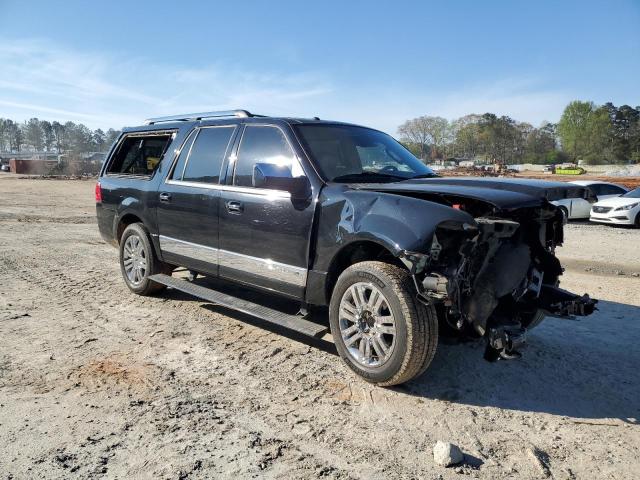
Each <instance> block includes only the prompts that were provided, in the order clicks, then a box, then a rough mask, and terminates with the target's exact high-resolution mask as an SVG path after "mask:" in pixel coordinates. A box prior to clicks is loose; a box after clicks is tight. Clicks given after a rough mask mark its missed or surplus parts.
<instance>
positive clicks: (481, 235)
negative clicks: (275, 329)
mask: <svg viewBox="0 0 640 480" xmlns="http://www.w3.org/2000/svg"><path fill="white" fill-rule="evenodd" d="M450 202H451V203H450V204H451V205H452V207H453V208H456V209H460V210H463V211H465V212H467V213H469V214H471V215H472V216H473V217H474V220H475V224H473V225H472V224H467V223H465V224H460V223H459V222H443V223H441V224H440V225H439V226H438V227H437V229H436V231H435V234H434V236H433V239H432V241H431V248H430V250H429V253H428V255H423V256H417V257H416V256H414V257H413V258H411V261H410V262H408V264H410V265H411V268H412V273H413V274H414V279H415V280H416V286H417V288H418V291H419V292H420V293H419V297H420V298H421V299H422V300H423V301H424V302H426V303H431V304H434V305H435V306H436V308H437V310H438V312H439V314H440V315H441V316H442V317H444V319H445V320H446V322H447V324H448V325H449V326H450V327H451V328H452V329H454V330H455V331H457V332H460V333H462V334H465V335H473V336H481V337H485V338H486V339H487V349H486V353H485V358H486V359H487V360H490V361H494V360H497V359H499V358H505V359H509V358H517V357H519V356H520V355H519V353H518V348H519V347H520V346H521V345H522V344H523V343H524V341H525V333H526V330H527V328H529V327H530V326H534V324H535V323H536V322H539V321H540V320H538V319H539V318H542V315H546V316H554V317H560V318H573V317H574V316H584V315H589V314H591V313H593V311H594V310H595V306H596V303H597V300H593V299H591V298H590V297H589V296H588V295H586V294H585V295H582V296H579V295H576V294H573V293H571V292H568V291H566V290H563V289H561V288H560V287H559V277H560V275H562V272H563V269H562V267H561V265H560V261H559V260H558V259H557V258H556V256H555V249H556V247H557V246H558V245H561V244H562V242H563V217H562V215H561V213H560V212H559V211H558V210H557V209H556V207H554V206H553V205H552V204H550V203H549V202H544V203H543V204H542V205H541V206H536V207H531V206H527V207H523V208H518V209H511V210H502V209H499V208H496V207H495V205H491V204H489V203H488V202H483V201H480V200H475V199H454V200H451V201H450ZM453 202H455V203H453ZM408 256H409V257H411V256H412V255H411V254H408Z"/></svg>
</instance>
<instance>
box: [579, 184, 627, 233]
mask: <svg viewBox="0 0 640 480" xmlns="http://www.w3.org/2000/svg"><path fill="white" fill-rule="evenodd" d="M589 220H591V221H592V222H599V223H610V224H612V225H635V226H636V227H640V187H638V188H636V189H635V190H631V191H630V192H627V193H625V194H624V195H622V196H620V197H614V198H607V199H606V200H602V201H600V202H597V203H595V204H594V205H593V208H592V209H591V216H590V217H589Z"/></svg>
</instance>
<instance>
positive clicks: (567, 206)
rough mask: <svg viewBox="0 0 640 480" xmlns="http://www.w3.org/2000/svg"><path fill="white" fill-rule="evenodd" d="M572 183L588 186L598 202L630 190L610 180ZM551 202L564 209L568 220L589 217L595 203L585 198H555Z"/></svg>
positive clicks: (563, 211)
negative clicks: (609, 181)
mask: <svg viewBox="0 0 640 480" xmlns="http://www.w3.org/2000/svg"><path fill="white" fill-rule="evenodd" d="M570 183H573V184H575V185H580V186H581V187H588V188H589V190H591V191H592V192H593V193H594V195H595V196H596V202H599V201H601V200H604V199H607V198H615V197H619V196H620V195H622V194H624V193H627V191H628V190H627V189H626V188H624V187H623V186H621V185H616V184H615V183H608V182H598V181H589V180H576V181H574V182H570ZM551 203H553V204H554V205H555V206H557V207H559V208H560V210H562V213H564V216H565V218H566V219H567V220H574V219H578V218H582V219H584V218H589V215H590V214H591V207H592V205H593V204H592V203H590V202H589V201H587V200H585V199H584V198H566V199H563V200H555V201H553V202H551Z"/></svg>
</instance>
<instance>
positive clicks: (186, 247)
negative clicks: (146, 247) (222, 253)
mask: <svg viewBox="0 0 640 480" xmlns="http://www.w3.org/2000/svg"><path fill="white" fill-rule="evenodd" d="M158 239H159V241H160V250H162V251H163V252H166V253H173V254H174V255H181V256H183V257H188V258H193V259H194V260H199V261H201V262H206V263H211V264H213V265H216V264H217V263H218V257H219V255H218V249H217V248H213V247H206V246H204V245H199V244H197V243H191V242H185V241H184V240H178V239H177V238H171V237H166V236H164V235H159V236H158Z"/></svg>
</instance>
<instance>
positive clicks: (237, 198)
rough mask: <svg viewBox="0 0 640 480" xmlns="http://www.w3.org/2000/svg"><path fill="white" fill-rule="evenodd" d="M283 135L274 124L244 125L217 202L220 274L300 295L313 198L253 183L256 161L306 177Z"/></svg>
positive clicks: (305, 276)
mask: <svg viewBox="0 0 640 480" xmlns="http://www.w3.org/2000/svg"><path fill="white" fill-rule="evenodd" d="M289 138H290V137H288V136H287V134H286V133H285V131H284V130H283V129H281V128H280V127H277V126H275V125H256V124H249V125H246V126H245V127H244V131H243V133H242V137H241V139H240V142H239V146H238V150H237V153H236V154H235V155H233V156H232V157H231V159H230V160H234V161H230V162H229V167H228V170H227V172H228V173H227V180H226V186H225V187H224V188H223V190H222V191H221V197H220V203H219V206H218V208H219V211H220V230H219V231H220V244H219V248H220V251H219V255H220V256H219V262H220V276H222V277H226V278H229V279H232V280H236V281H240V282H243V283H247V284H250V285H254V286H258V287H262V288H266V289H269V290H275V291H278V292H280V293H284V294H286V295H289V296H292V297H295V298H302V296H303V294H304V288H305V286H306V278H307V268H308V258H309V253H308V252H309V250H308V248H309V237H310V232H311V224H312V221H313V211H314V208H313V202H311V199H310V197H309V199H308V200H294V199H292V198H291V195H290V194H289V192H287V191H281V190H273V189H264V188H256V187H254V185H253V173H254V167H255V165H256V164H258V163H260V164H275V165H277V166H278V167H279V168H281V169H283V170H285V171H287V172H288V175H289V176H290V177H306V175H305V172H304V171H303V169H302V167H301V164H300V162H299V159H298V158H297V155H296V152H295V149H294V148H293V147H292V143H291V142H290V139H289Z"/></svg>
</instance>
